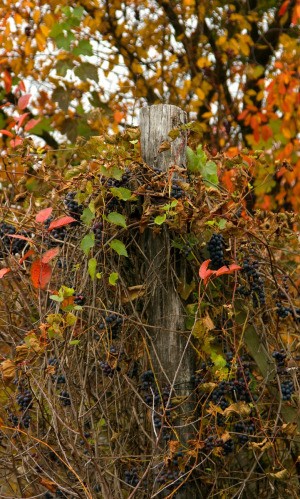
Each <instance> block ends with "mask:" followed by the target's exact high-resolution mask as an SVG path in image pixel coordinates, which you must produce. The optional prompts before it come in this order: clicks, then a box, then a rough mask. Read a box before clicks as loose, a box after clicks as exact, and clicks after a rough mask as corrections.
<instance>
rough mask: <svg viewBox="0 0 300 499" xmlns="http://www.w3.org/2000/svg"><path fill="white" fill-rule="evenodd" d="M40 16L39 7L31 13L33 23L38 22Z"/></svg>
mask: <svg viewBox="0 0 300 499" xmlns="http://www.w3.org/2000/svg"><path fill="white" fill-rule="evenodd" d="M40 17H41V11H40V10H39V9H36V10H35V11H34V12H33V14H32V19H33V21H34V22H35V23H38V22H39V20H40Z"/></svg>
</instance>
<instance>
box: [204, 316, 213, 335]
mask: <svg viewBox="0 0 300 499" xmlns="http://www.w3.org/2000/svg"><path fill="white" fill-rule="evenodd" d="M202 322H203V324H204V326H205V328H206V329H207V331H212V330H213V329H215V325H214V323H213V321H212V320H211V318H210V316H209V315H208V314H206V316H205V317H204V318H203V319H202Z"/></svg>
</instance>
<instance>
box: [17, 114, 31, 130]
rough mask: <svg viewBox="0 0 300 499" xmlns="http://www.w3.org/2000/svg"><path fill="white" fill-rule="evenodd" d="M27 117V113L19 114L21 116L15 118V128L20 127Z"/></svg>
mask: <svg viewBox="0 0 300 499" xmlns="http://www.w3.org/2000/svg"><path fill="white" fill-rule="evenodd" d="M27 116H29V113H23V114H21V116H19V117H18V118H16V126H17V127H19V126H22V125H23V123H24V121H25V119H26V118H27Z"/></svg>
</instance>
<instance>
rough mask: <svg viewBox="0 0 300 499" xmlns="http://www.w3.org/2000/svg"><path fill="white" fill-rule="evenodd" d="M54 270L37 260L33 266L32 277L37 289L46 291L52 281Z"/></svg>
mask: <svg viewBox="0 0 300 499" xmlns="http://www.w3.org/2000/svg"><path fill="white" fill-rule="evenodd" d="M51 275H52V268H51V266H50V265H49V264H48V263H44V262H42V260H40V259H38V260H35V261H34V262H33V263H32V265H31V270H30V277H31V282H32V284H33V286H34V287H35V288H38V289H44V288H45V287H46V286H47V284H48V282H49V281H50V279H51Z"/></svg>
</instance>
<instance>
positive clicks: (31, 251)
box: [19, 249, 35, 265]
mask: <svg viewBox="0 0 300 499" xmlns="http://www.w3.org/2000/svg"><path fill="white" fill-rule="evenodd" d="M34 253H35V251H34V250H33V249H30V250H29V251H27V252H26V253H25V255H24V256H22V258H20V260H19V264H20V265H21V263H23V262H25V260H27V258H29V257H30V256H31V255H34Z"/></svg>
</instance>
